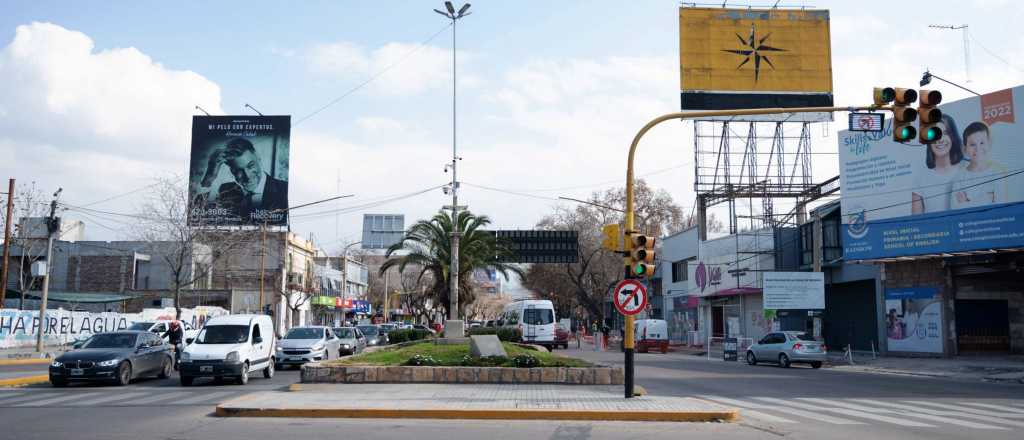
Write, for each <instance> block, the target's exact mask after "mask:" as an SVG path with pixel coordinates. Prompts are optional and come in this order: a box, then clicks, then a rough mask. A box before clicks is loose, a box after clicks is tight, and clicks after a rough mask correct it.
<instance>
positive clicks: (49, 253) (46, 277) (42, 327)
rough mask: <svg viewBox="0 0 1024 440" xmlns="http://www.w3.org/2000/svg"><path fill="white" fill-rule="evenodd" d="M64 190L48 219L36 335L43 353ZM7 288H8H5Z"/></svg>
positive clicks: (58, 191)
mask: <svg viewBox="0 0 1024 440" xmlns="http://www.w3.org/2000/svg"><path fill="white" fill-rule="evenodd" d="M63 190H64V189H63V188H57V192H55V193H53V201H51V202H50V216H49V217H47V218H46V231H47V234H46V269H45V271H44V273H43V295H42V298H40V299H41V300H40V301H39V329H38V332H39V333H37V334H36V352H39V353H42V352H43V333H45V332H46V328H47V327H48V326H47V325H46V297H47V295H48V294H49V293H50V269H51V268H52V267H53V236H54V234H55V233H56V232H58V231H60V219H59V218H57V199H58V198H59V197H60V192H61V191H63ZM4 287H5V288H6V286H4Z"/></svg>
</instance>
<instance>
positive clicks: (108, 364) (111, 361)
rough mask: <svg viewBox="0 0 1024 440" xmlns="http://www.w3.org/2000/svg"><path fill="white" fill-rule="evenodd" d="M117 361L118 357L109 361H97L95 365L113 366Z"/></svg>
mask: <svg viewBox="0 0 1024 440" xmlns="http://www.w3.org/2000/svg"><path fill="white" fill-rule="evenodd" d="M117 363H118V359H111V360H109V361H103V362H98V363H97V364H96V365H99V366H101V367H113V366H114V365H117Z"/></svg>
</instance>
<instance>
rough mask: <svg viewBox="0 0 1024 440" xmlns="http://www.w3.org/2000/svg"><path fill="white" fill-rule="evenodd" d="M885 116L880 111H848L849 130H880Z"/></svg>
mask: <svg viewBox="0 0 1024 440" xmlns="http://www.w3.org/2000/svg"><path fill="white" fill-rule="evenodd" d="M883 122H885V116H884V115H882V114H881V113H858V112H852V113H850V131H870V132H879V131H882V125H883Z"/></svg>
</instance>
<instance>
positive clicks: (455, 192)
mask: <svg viewBox="0 0 1024 440" xmlns="http://www.w3.org/2000/svg"><path fill="white" fill-rule="evenodd" d="M444 6H445V9H447V11H448V12H447V13H446V12H443V11H441V10H439V9H434V12H437V13H438V14H441V15H443V16H445V17H446V18H448V19H449V20H451V21H452V165H451V167H452V188H451V191H452V206H451V209H452V255H451V257H452V261H451V268H450V270H449V279H450V281H451V287H449V292H450V293H449V295H448V302H449V306H448V309H449V310H448V319H451V320H457V319H459V231H458V219H459V179H458V173H457V171H456V165H457V164H458V161H459V157H458V153H457V150H456V143H455V133H456V96H457V94H456V90H457V83H456V81H455V78H456V67H455V61H456V55H455V28H456V24H457V23H458V21H459V19H460V18H462V17H465V16H467V15H469V14H472V12H468V10H469V3H466V4H465V5H462V7H461V8H459V10H458V11H456V10H455V6H454V5H452V2H450V1H448V2H444ZM457 337H462V335H457Z"/></svg>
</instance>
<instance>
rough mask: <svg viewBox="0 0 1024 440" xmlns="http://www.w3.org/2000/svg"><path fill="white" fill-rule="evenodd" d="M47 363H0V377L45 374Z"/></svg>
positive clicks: (11, 377)
mask: <svg viewBox="0 0 1024 440" xmlns="http://www.w3.org/2000/svg"><path fill="white" fill-rule="evenodd" d="M47 368H49V366H48V365H47V364H29V365H0V379H13V378H15V377H24V376H38V375H40V374H47Z"/></svg>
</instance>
